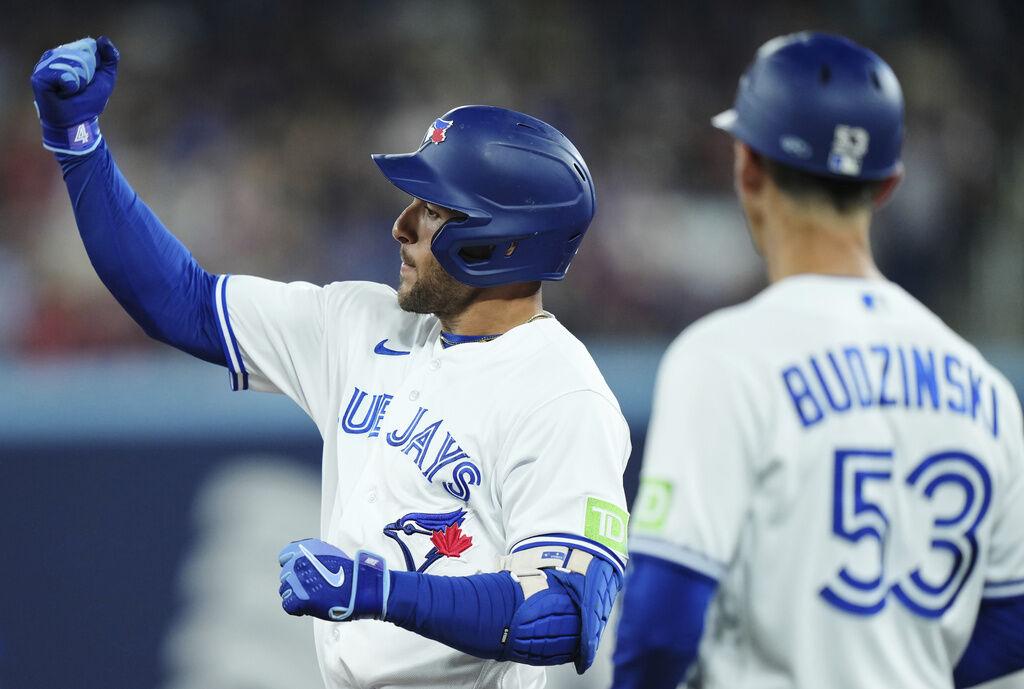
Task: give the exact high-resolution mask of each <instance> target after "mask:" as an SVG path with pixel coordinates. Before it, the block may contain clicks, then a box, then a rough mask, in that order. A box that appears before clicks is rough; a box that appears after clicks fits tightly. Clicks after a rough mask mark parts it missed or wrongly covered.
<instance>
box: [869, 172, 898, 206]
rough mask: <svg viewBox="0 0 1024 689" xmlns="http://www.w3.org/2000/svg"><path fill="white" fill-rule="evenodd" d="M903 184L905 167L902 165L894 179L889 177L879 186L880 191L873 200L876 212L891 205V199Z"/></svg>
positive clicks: (876, 192)
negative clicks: (886, 205)
mask: <svg viewBox="0 0 1024 689" xmlns="http://www.w3.org/2000/svg"><path fill="white" fill-rule="evenodd" d="M902 182H903V166H902V165H900V168H899V170H897V171H896V174H894V175H893V176H892V177H888V178H886V179H885V180H883V181H882V184H881V185H879V187H878V190H877V191H875V195H874V197H873V198H872V202H873V204H874V207H875V210H876V211H877V210H878V209H879V208H881V207H882V206H884V205H885V204H887V203H889V199H891V198H892V195H893V192H895V191H896V187H898V186H899V185H900V184H901V183H902Z"/></svg>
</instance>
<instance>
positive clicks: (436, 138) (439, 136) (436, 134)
mask: <svg viewBox="0 0 1024 689" xmlns="http://www.w3.org/2000/svg"><path fill="white" fill-rule="evenodd" d="M453 124H455V123H454V122H452V121H451V120H442V119H441V118H440V117H439V118H437V119H436V120H434V124H432V125H430V129H428V130H427V134H426V136H424V137H423V143H427V142H428V141H429V142H431V143H434V144H439V143H441V142H442V141H444V133H445V132H446V131H448V127H450V126H452V125H453Z"/></svg>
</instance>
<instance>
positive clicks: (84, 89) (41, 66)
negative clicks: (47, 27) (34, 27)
mask: <svg viewBox="0 0 1024 689" xmlns="http://www.w3.org/2000/svg"><path fill="white" fill-rule="evenodd" d="M119 59H120V53H118V52H117V48H115V47H114V44H113V43H111V42H110V39H109V38H106V37H104V36H100V38H99V40H98V41H97V40H93V39H91V38H83V39H81V40H78V41H75V42H74V43H68V44H66V45H59V46H57V47H56V48H54V49H53V50H47V51H46V52H45V53H43V56H42V57H41V58H40V59H39V62H37V63H36V66H35V69H34V70H33V71H32V91H33V92H34V93H35V99H36V111H37V112H38V113H39V123H40V124H41V125H42V128H43V147H44V148H46V149H48V150H50V151H54V152H56V153H65V154H70V155H85V154H86V153H91V152H92V151H93V150H95V149H96V147H97V146H99V143H100V140H101V139H102V138H103V137H102V135H101V134H100V125H99V116H100V114H101V113H102V112H103V109H104V108H105V107H106V106H107V101H108V100H109V99H110V94H111V93H112V92H113V90H114V82H115V81H116V80H117V61H118V60H119Z"/></svg>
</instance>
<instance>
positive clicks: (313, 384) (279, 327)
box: [216, 275, 394, 426]
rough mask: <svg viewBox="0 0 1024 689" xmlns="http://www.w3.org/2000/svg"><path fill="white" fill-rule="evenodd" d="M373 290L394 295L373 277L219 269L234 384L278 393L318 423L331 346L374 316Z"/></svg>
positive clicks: (336, 347) (220, 309) (339, 346)
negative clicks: (284, 277)
mask: <svg viewBox="0 0 1024 689" xmlns="http://www.w3.org/2000/svg"><path fill="white" fill-rule="evenodd" d="M371 295H373V296H382V297H383V298H384V299H387V300H393V299H394V291H393V290H391V289H390V288H388V287H387V286H385V285H378V284H375V283H366V282H341V283H334V284H331V285H328V286H327V287H318V286H316V285H312V284H310V283H307V282H291V283H282V282H275V281H273V280H266V279H263V278H258V277H250V276H246V275H233V276H228V275H222V276H220V277H219V278H218V281H217V289H216V302H217V318H218V320H219V324H220V332H221V338H222V344H223V346H224V350H225V355H226V358H227V361H228V368H229V373H230V374H231V386H232V389H234V390H246V389H253V390H263V391H269V392H280V393H283V394H285V395H287V396H288V397H290V398H291V399H292V400H294V401H295V403H296V404H298V405H299V406H300V407H301V408H302V409H303V410H304V411H305V412H306V413H307V414H309V416H310V417H312V418H313V419H314V421H316V422H317V425H318V426H321V425H322V424H321V422H322V421H323V420H324V419H323V418H322V417H323V415H324V413H326V411H327V410H326V405H327V402H328V400H329V396H330V382H331V380H332V379H333V378H332V375H331V373H332V371H331V370H330V369H331V359H330V356H329V352H330V351H335V352H337V351H344V344H345V343H344V342H343V341H342V340H344V338H345V337H347V336H348V335H347V334H348V332H349V331H350V329H353V328H354V329H357V330H358V329H361V328H362V327H363V325H364V324H363V321H365V320H367V319H369V318H371V317H372V313H364V312H369V311H372V310H373V308H374V307H375V306H374V305H375V304H376V301H377V300H375V299H373V298H372V296H371ZM329 325H330V326H331V327H328V326H329ZM332 339H333V340H337V341H329V340H332Z"/></svg>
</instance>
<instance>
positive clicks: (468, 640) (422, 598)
mask: <svg viewBox="0 0 1024 689" xmlns="http://www.w3.org/2000/svg"><path fill="white" fill-rule="evenodd" d="M522 603H523V592H522V590H521V589H520V587H519V585H518V584H516V583H515V582H514V581H512V577H511V576H509V574H508V573H507V572H499V573H497V574H475V575H472V576H468V577H444V576H432V575H430V574H423V573H420V572H391V595H390V596H389V597H388V605H387V617H386V618H385V619H386V620H387V621H388V622H392V623H394V624H396V625H398V626H399V627H403V628H405V629H408V630H410V631H413V632H416V633H417V634H420V635H421V636H425V637H427V638H428V639H434V640H435V641H440V642H441V643H443V644H445V645H447V646H451V647H452V648H455V649H457V650H459V651H462V652H463V653H468V654H470V655H472V656H476V657H478V658H488V659H491V660H500V659H501V658H502V652H503V650H504V648H503V646H504V641H505V639H504V638H502V637H503V636H505V634H506V633H507V629H508V626H509V623H510V622H511V620H512V615H513V614H514V613H515V610H516V608H518V607H519V606H520V605H522Z"/></svg>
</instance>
